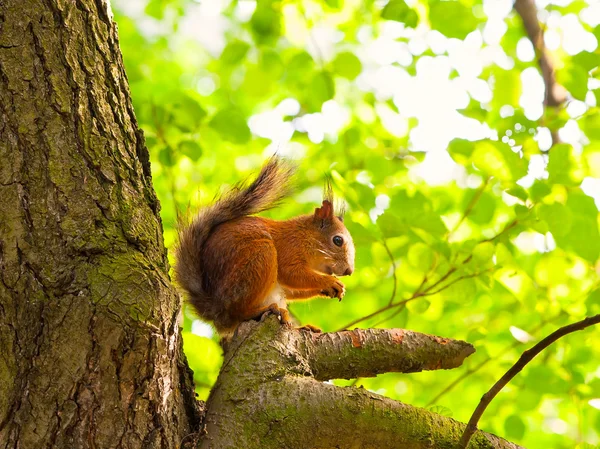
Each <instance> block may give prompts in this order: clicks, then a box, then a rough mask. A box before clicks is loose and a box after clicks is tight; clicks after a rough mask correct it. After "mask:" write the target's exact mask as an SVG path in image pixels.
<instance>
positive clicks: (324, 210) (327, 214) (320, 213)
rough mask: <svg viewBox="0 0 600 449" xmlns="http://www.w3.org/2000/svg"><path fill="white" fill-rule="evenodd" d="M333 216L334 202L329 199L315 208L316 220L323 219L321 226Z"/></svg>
mask: <svg viewBox="0 0 600 449" xmlns="http://www.w3.org/2000/svg"><path fill="white" fill-rule="evenodd" d="M332 218H333V204H331V202H329V201H328V200H323V204H321V207H317V208H316V209H315V215H314V219H315V220H321V227H323V225H324V222H325V221H327V220H331V219H332Z"/></svg>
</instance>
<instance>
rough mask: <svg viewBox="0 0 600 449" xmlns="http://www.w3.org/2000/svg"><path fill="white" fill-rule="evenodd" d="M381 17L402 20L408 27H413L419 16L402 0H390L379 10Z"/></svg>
mask: <svg viewBox="0 0 600 449" xmlns="http://www.w3.org/2000/svg"><path fill="white" fill-rule="evenodd" d="M381 17H382V18H383V19H387V20H394V21H396V22H402V23H404V24H405V25H406V26H407V27H410V28H415V27H416V26H417V24H418V23H419V16H418V15H417V13H416V12H415V10H413V9H411V8H409V7H408V5H407V4H406V2H404V0H390V1H389V2H388V3H387V5H385V6H384V8H383V11H381Z"/></svg>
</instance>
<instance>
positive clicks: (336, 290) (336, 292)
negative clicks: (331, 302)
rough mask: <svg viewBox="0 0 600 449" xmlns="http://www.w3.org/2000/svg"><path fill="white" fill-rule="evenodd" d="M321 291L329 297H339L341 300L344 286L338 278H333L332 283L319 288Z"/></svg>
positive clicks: (344, 289)
mask: <svg viewBox="0 0 600 449" xmlns="http://www.w3.org/2000/svg"><path fill="white" fill-rule="evenodd" d="M321 293H322V294H323V295H325V296H327V297H329V298H339V300H340V301H341V300H342V298H343V297H344V294H345V293H346V287H344V284H342V283H341V282H340V281H339V280H338V279H334V281H333V284H332V285H331V286H329V287H327V288H325V289H323V290H321Z"/></svg>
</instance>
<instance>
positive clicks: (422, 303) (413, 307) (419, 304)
mask: <svg viewBox="0 0 600 449" xmlns="http://www.w3.org/2000/svg"><path fill="white" fill-rule="evenodd" d="M430 305H431V302H430V301H429V300H428V299H423V298H420V299H417V300H416V301H410V302H408V303H407V304H406V308H407V309H408V311H409V312H411V313H416V314H418V315H420V314H422V313H425V312H427V310H428V309H429V306H430Z"/></svg>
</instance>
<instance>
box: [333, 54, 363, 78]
mask: <svg viewBox="0 0 600 449" xmlns="http://www.w3.org/2000/svg"><path fill="white" fill-rule="evenodd" d="M333 70H334V71H335V72H336V73H337V74H338V75H340V76H343V77H344V78H348V79H349V80H353V79H354V78H356V77H357V76H358V74H359V73H360V71H361V70H362V64H361V62H360V59H358V58H357V57H356V56H355V55H354V54H353V53H350V52H347V51H346V52H343V53H340V54H339V55H337V56H336V57H335V59H334V60H333Z"/></svg>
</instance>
